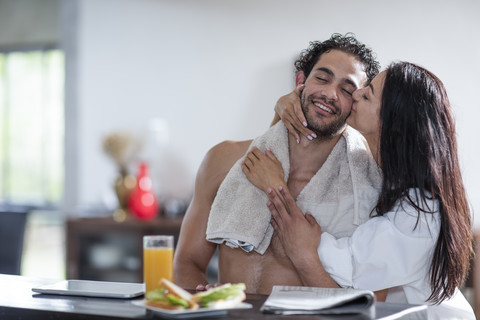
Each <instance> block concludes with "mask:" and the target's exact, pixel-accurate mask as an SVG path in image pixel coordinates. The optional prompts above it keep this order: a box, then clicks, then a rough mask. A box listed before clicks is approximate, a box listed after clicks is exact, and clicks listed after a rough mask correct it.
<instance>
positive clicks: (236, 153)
mask: <svg viewBox="0 0 480 320" xmlns="http://www.w3.org/2000/svg"><path fill="white" fill-rule="evenodd" d="M251 142H252V140H244V141H232V140H227V141H223V142H221V143H219V144H217V145H215V146H213V147H212V148H211V149H210V150H208V152H207V154H206V155H205V158H204V159H203V161H202V164H201V166H200V169H199V171H198V177H200V179H202V180H203V181H204V182H211V183H212V184H213V185H214V186H219V185H220V183H221V182H222V181H223V179H224V178H225V176H226V175H227V173H228V172H229V171H230V169H231V168H232V166H233V165H234V164H235V162H237V160H238V159H240V158H241V157H242V156H243V155H244V154H245V153H246V151H247V150H248V147H249V146H250V144H251Z"/></svg>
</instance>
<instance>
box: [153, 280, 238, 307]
mask: <svg viewBox="0 0 480 320" xmlns="http://www.w3.org/2000/svg"><path fill="white" fill-rule="evenodd" d="M160 287H161V288H160V289H155V290H152V291H149V292H147V293H146V294H145V298H146V300H147V301H146V304H147V305H150V306H152V307H156V308H162V309H168V310H182V309H198V308H199V307H200V308H216V309H219V308H227V307H233V306H235V305H237V304H239V303H241V302H242V301H243V300H245V298H246V297H245V292H244V291H245V284H243V283H238V284H230V283H227V284H224V285H221V286H218V287H215V288H211V289H209V290H207V291H203V292H198V293H196V294H193V295H192V294H191V293H190V292H188V291H186V290H184V289H182V288H181V287H179V286H178V285H176V284H174V283H173V282H171V281H168V280H167V279H162V280H161V281H160Z"/></svg>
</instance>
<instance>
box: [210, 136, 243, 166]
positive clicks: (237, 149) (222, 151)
mask: <svg viewBox="0 0 480 320" xmlns="http://www.w3.org/2000/svg"><path fill="white" fill-rule="evenodd" d="M251 143H252V140H243V141H233V140H225V141H222V142H220V143H219V144H217V145H215V146H213V147H212V148H211V149H210V150H209V151H208V152H207V155H206V156H205V158H206V159H208V160H209V161H213V162H217V161H220V162H224V163H231V162H232V161H233V163H235V162H236V161H237V160H238V159H240V157H242V156H243V155H244V154H245V152H246V151H247V150H248V147H249V146H250V144H251ZM233 163H232V165H233Z"/></svg>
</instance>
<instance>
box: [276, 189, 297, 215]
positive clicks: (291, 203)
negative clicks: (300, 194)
mask: <svg viewBox="0 0 480 320" xmlns="http://www.w3.org/2000/svg"><path fill="white" fill-rule="evenodd" d="M278 192H279V193H280V195H281V196H282V198H283V199H284V200H285V203H286V209H287V210H288V212H289V213H290V214H292V212H291V209H293V208H295V207H296V205H297V203H296V202H295V199H293V197H292V195H291V194H290V191H288V189H287V188H284V187H282V186H280V187H278Z"/></svg>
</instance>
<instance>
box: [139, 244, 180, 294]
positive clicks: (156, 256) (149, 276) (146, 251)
mask: <svg viewBox="0 0 480 320" xmlns="http://www.w3.org/2000/svg"><path fill="white" fill-rule="evenodd" d="M162 278H165V279H168V280H170V281H173V236H165V235H156V236H143V281H144V282H145V292H148V291H151V290H154V289H158V288H159V282H160V280H161V279H162Z"/></svg>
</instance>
